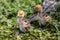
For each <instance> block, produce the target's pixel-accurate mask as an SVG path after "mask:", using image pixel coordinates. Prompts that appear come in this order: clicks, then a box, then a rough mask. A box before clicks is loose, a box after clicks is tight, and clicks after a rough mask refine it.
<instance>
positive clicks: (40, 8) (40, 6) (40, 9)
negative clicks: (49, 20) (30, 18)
mask: <svg viewBox="0 0 60 40" xmlns="http://www.w3.org/2000/svg"><path fill="white" fill-rule="evenodd" d="M34 8H35V10H36V11H42V5H39V4H38V5H36V6H35V7H34Z"/></svg>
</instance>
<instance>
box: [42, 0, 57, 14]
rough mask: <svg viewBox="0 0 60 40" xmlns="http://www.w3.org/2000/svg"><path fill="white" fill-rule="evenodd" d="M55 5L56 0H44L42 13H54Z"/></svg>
mask: <svg viewBox="0 0 60 40" xmlns="http://www.w3.org/2000/svg"><path fill="white" fill-rule="evenodd" d="M56 4H57V2H56V0H44V1H43V12H44V13H48V14H49V13H50V12H51V11H56V8H55V5H56Z"/></svg>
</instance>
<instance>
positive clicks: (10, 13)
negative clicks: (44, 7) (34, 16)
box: [0, 0, 60, 40]
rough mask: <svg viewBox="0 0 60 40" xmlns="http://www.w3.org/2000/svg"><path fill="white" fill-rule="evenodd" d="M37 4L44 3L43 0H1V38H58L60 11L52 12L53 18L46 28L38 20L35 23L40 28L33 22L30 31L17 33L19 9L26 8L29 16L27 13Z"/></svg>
mask: <svg viewBox="0 0 60 40" xmlns="http://www.w3.org/2000/svg"><path fill="white" fill-rule="evenodd" d="M36 4H42V0H0V40H57V35H58V34H57V33H60V31H59V30H57V29H56V27H57V28H59V29H60V13H58V12H56V13H55V12H51V16H52V18H53V20H52V22H51V23H47V25H46V26H45V27H46V29H45V30H44V29H42V28H41V27H39V26H38V22H37V23H35V24H36V26H38V27H39V28H37V27H36V26H35V24H32V27H31V28H30V29H29V32H28V33H20V35H19V36H17V35H16V32H17V31H18V26H17V23H16V16H17V11H18V10H24V11H25V13H26V15H25V17H26V18H27V17H28V16H27V15H29V14H31V13H33V6H35V5H36ZM58 7H59V6H58ZM58 9H59V8H58ZM58 11H59V10H58Z"/></svg>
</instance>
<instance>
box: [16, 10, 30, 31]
mask: <svg viewBox="0 0 60 40" xmlns="http://www.w3.org/2000/svg"><path fill="white" fill-rule="evenodd" d="M24 15H25V12H24V11H23V10H19V11H18V14H17V23H18V26H19V30H20V31H22V32H27V31H28V28H30V23H29V22H28V20H27V19H25V18H24Z"/></svg>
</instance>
